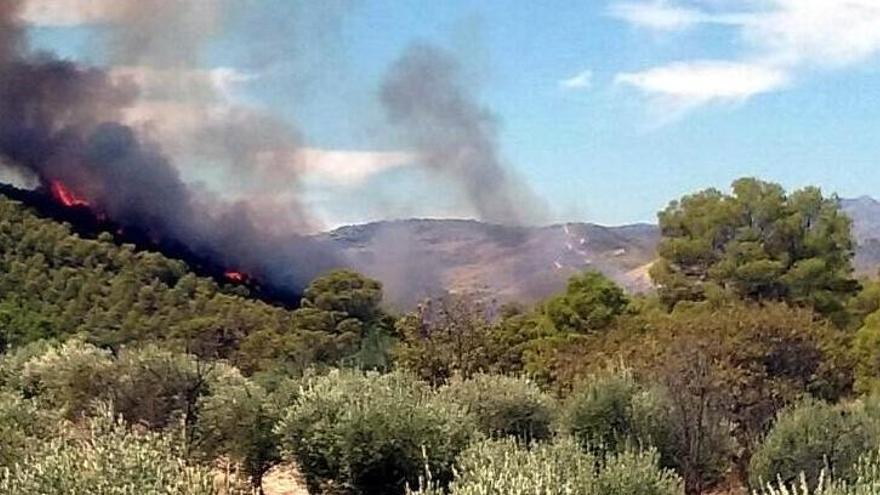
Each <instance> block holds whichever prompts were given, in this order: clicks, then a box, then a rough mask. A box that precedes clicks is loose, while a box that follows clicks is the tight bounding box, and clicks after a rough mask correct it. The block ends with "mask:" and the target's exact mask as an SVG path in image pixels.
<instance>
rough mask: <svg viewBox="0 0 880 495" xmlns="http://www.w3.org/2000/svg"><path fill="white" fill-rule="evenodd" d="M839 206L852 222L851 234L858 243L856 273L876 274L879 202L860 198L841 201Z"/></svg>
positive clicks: (879, 255)
mask: <svg viewBox="0 0 880 495" xmlns="http://www.w3.org/2000/svg"><path fill="white" fill-rule="evenodd" d="M840 205H841V208H842V209H843V211H845V212H846V214H847V215H849V217H850V218H852V220H853V232H854V233H855V237H856V242H857V243H858V248H857V249H856V261H855V265H856V271H857V272H859V273H861V274H870V275H873V274H876V273H877V270H878V268H880V201H877V200H876V199H874V198H871V197H870V196H862V197H860V198H856V199H843V200H841V202H840Z"/></svg>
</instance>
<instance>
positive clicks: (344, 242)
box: [322, 197, 880, 307]
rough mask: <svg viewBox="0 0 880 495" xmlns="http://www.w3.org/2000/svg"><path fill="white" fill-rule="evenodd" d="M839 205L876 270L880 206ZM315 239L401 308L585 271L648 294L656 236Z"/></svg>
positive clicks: (473, 227)
mask: <svg viewBox="0 0 880 495" xmlns="http://www.w3.org/2000/svg"><path fill="white" fill-rule="evenodd" d="M841 205H842V207H843V209H844V211H845V212H846V213H847V214H849V215H850V216H851V217H852V218H853V223H854V229H853V230H854V232H855V236H856V239H857V241H858V250H857V252H856V269H857V271H858V272H859V273H871V274H873V273H875V272H876V271H877V269H878V267H880V202H878V201H876V200H874V199H872V198H869V197H862V198H857V199H844V200H842V201H841ZM322 237H325V238H329V239H330V240H332V241H333V242H334V243H336V244H337V245H338V246H340V247H341V248H342V249H343V251H344V252H345V253H346V254H347V255H348V257H349V259H350V260H351V263H352V265H353V266H352V268H355V269H357V270H359V271H362V272H364V273H366V274H368V275H370V276H372V277H375V278H378V279H379V280H381V281H382V282H383V283H384V284H385V286H386V290H387V294H388V296H387V298H388V300H389V301H390V302H391V303H392V304H394V305H397V306H401V307H405V306H410V305H412V304H414V303H416V302H417V301H419V300H420V299H422V298H424V297H425V296H427V295H430V294H436V293H439V292H442V291H444V290H449V291H487V292H488V293H491V294H492V296H493V297H496V298H498V299H499V300H503V301H512V300H519V301H533V300H536V299H539V298H542V297H545V296H547V295H549V294H551V293H553V292H555V291H558V290H560V289H561V288H563V287H564V284H565V281H566V280H567V278H568V277H569V276H571V275H572V274H573V273H576V272H578V271H581V270H584V269H586V268H590V267H592V268H595V269H597V270H599V271H601V272H603V273H605V274H606V275H608V276H610V277H611V278H613V279H614V280H616V281H617V282H618V283H620V284H621V285H623V286H625V287H626V288H627V289H629V290H630V291H636V292H638V291H644V290H648V289H650V288H651V281H650V277H649V276H648V268H649V267H650V265H651V263H652V262H653V261H654V259H655V256H656V255H655V249H656V245H657V241H658V239H659V231H658V228H657V226H656V225H650V224H636V225H627V226H621V227H603V226H599V225H594V224H587V223H570V224H564V225H553V226H550V227H505V226H499V225H491V224H486V223H482V222H477V221H469V220H398V221H387V222H375V223H369V224H365V225H355V226H346V227H341V228H339V229H337V230H334V231H332V232H329V233H327V234H323V235H322Z"/></svg>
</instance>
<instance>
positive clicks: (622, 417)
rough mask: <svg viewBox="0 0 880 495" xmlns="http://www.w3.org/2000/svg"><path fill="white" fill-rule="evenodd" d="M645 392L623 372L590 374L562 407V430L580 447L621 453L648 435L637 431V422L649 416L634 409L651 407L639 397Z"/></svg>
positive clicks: (649, 403) (626, 371) (612, 371)
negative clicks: (625, 447)
mask: <svg viewBox="0 0 880 495" xmlns="http://www.w3.org/2000/svg"><path fill="white" fill-rule="evenodd" d="M645 392H646V391H645V390H644V389H643V388H642V387H641V386H640V385H639V384H638V383H636V381H635V379H634V378H633V375H632V373H631V372H630V371H629V370H627V369H620V370H609V371H606V372H603V373H600V374H597V375H593V376H592V377H591V378H590V379H588V380H586V381H585V382H584V383H582V384H581V386H580V387H579V388H577V389H576V390H575V391H574V392H573V393H572V394H571V396H570V397H569V399H568V401H567V403H566V404H565V408H564V412H563V418H562V424H563V429H564V430H565V431H566V432H568V433H570V434H571V435H572V436H574V438H575V439H577V440H578V442H579V443H580V444H581V445H582V446H583V447H584V448H589V449H593V450H594V451H597V450H611V451H617V450H621V449H622V448H623V447H624V446H625V445H626V444H629V443H632V442H634V441H638V440H639V437H641V436H644V435H647V434H649V433H650V432H640V431H637V430H638V426H639V424H638V423H639V421H637V420H638V419H640V418H644V419H648V418H650V417H651V416H652V415H651V414H646V413H645V411H640V410H638V408H639V406H641V405H645V406H648V405H651V402H650V401H648V400H643V399H642V398H640V396H641V395H643V394H645Z"/></svg>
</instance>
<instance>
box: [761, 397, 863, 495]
mask: <svg viewBox="0 0 880 495" xmlns="http://www.w3.org/2000/svg"><path fill="white" fill-rule="evenodd" d="M877 441H878V436H877V433H876V428H875V424H874V421H873V420H872V419H871V418H869V416H868V415H867V414H866V413H865V411H864V407H863V406H862V405H860V404H855V405H849V406H841V405H838V406H833V405H830V404H827V403H825V402H820V401H815V400H807V401H804V402H802V403H801V404H798V405H796V406H794V407H790V408H787V409H785V410H783V411H782V412H781V413H780V414H779V416H778V418H777V420H776V423H775V424H774V425H773V428H772V429H771V430H770V432H769V433H768V434H767V436H766V438H765V439H764V442H763V443H762V444H761V445H760V446H759V447H758V449H757V450H756V452H755V454H754V455H753V456H752V459H751V462H750V465H749V480H750V482H751V484H752V486H754V487H758V486H763V485H764V484H765V483H768V482H773V481H776V480H778V481H779V482H781V483H782V484H786V485H789V484H792V483H794V482H796V481H797V480H798V479H799V478H800V477H801V476H803V477H804V481H805V482H806V483H807V485H809V486H810V487H816V486H817V484H818V482H819V478H820V475H821V474H822V473H823V472H824V471H827V472H828V473H830V474H831V475H832V476H833V477H834V478H835V479H837V480H838V481H841V482H846V481H852V480H854V479H855V477H856V475H857V470H856V467H857V460H858V459H859V457H860V456H862V455H863V454H866V453H868V452H870V451H871V450H872V449H874V448H876V446H877Z"/></svg>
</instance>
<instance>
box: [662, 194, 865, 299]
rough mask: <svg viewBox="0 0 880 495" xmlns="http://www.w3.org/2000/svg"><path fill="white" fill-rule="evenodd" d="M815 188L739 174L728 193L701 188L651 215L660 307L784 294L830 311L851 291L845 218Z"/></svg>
mask: <svg viewBox="0 0 880 495" xmlns="http://www.w3.org/2000/svg"><path fill="white" fill-rule="evenodd" d="M838 203H839V202H838V200H837V198H836V197H825V196H823V195H822V192H821V191H820V190H819V189H818V188H815V187H806V188H804V189H800V190H797V191H794V192H791V193H787V192H786V191H785V190H784V189H783V188H782V186H780V185H779V184H774V183H771V182H764V181H761V180H758V179H751V178H744V179H739V180H737V181H735V182H734V183H733V186H732V192H731V194H724V193H722V192H720V191H718V190H715V189H707V190H705V191H701V192H698V193H696V194H691V195H687V196H685V197H683V198H681V199H680V200H677V201H673V202H672V203H670V204H669V206H668V207H667V208H666V209H665V210H663V211H662V212H660V213H659V220H660V229H661V233H662V240H661V242H660V246H659V249H658V251H659V252H658V254H659V257H660V258H659V260H658V261H657V262H656V263H655V265H654V266H653V268H652V270H651V276H652V278H653V279H654V281H655V282H656V283H657V285H658V293H659V295H660V297H661V299H662V300H663V302H665V303H666V304H667V305H668V306H670V307H671V306H674V305H675V304H676V303H678V302H681V301H703V300H706V299H710V298H713V297H724V296H726V295H731V296H734V297H738V298H742V299H750V300H757V301H762V300H784V301H787V302H791V303H796V304H802V305H808V306H811V307H813V308H815V309H816V310H817V311H819V312H820V313H823V314H826V315H833V314H834V313H839V312H841V311H842V310H843V308H844V305H845V302H846V299H847V298H848V297H849V296H850V295H852V294H853V293H854V292H855V291H857V290H858V283H857V282H856V280H855V279H854V278H853V267H852V257H853V250H854V241H853V239H852V233H851V221H850V219H849V218H848V217H847V216H846V215H844V214H843V213H842V212H841V211H840V207H839V204H838Z"/></svg>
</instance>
